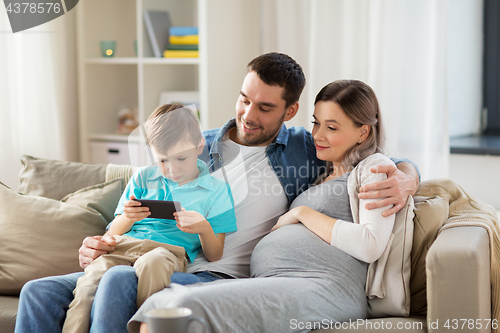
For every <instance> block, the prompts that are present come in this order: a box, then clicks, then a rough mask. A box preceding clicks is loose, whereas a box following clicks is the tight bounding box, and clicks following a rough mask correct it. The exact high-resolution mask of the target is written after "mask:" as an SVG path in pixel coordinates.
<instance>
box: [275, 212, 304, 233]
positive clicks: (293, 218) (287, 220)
mask: <svg viewBox="0 0 500 333" xmlns="http://www.w3.org/2000/svg"><path fill="white" fill-rule="evenodd" d="M302 207H305V206H298V207H295V208H293V209H290V210H289V211H288V212H286V213H285V214H283V215H281V217H280V218H279V219H278V222H276V224H275V225H274V227H273V228H272V229H271V231H274V230H278V229H279V228H281V227H283V226H285V225H288V224H294V223H299V222H300V221H299V219H298V218H297V213H298V211H299V209H301V208H302Z"/></svg>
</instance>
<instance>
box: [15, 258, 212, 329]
mask: <svg viewBox="0 0 500 333" xmlns="http://www.w3.org/2000/svg"><path fill="white" fill-rule="evenodd" d="M82 275H83V272H81V273H73V274H68V275H61V276H51V277H46V278H43V279H38V280H33V281H30V282H28V283H27V284H26V285H25V286H24V287H23V289H22V290H21V296H20V300H19V308H18V313H17V319H16V330H15V332H16V333H55V332H61V328H62V325H63V323H64V319H65V317H66V311H67V309H68V305H69V303H71V301H72V300H73V289H75V286H76V281H77V280H78V278H79V277H80V276H82ZM220 278H221V277H219V276H217V275H214V274H212V273H210V272H200V273H195V274H188V273H178V272H175V273H174V274H173V275H172V278H171V282H172V283H178V284H182V285H187V284H192V283H197V282H210V281H214V280H218V279H220ZM118 281H119V282H118ZM136 299H137V276H136V274H135V270H134V268H133V267H131V266H115V267H113V268H111V269H109V270H108V271H107V272H106V273H105V274H104V275H103V277H102V279H101V282H100V284H99V288H98V289H97V293H96V295H95V299H94V304H93V306H92V314H91V328H90V332H91V333H101V332H107V333H128V331H127V322H128V320H129V319H130V318H131V317H132V315H133V314H134V313H135V312H136V311H137V306H136Z"/></svg>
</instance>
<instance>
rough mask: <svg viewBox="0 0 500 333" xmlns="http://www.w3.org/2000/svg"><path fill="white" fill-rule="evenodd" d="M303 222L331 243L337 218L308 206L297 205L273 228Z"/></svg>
mask: <svg viewBox="0 0 500 333" xmlns="http://www.w3.org/2000/svg"><path fill="white" fill-rule="evenodd" d="M299 222H300V223H302V224H303V225H305V226H306V227H307V229H309V230H311V231H312V232H314V233H315V234H316V235H317V236H319V237H320V238H321V239H322V240H324V241H325V242H327V243H328V244H330V242H331V238H332V230H333V226H334V225H335V223H336V222H337V219H334V218H332V217H329V216H327V215H325V214H323V213H320V212H318V211H316V210H314V209H312V208H310V207H307V206H297V207H295V208H293V209H290V210H289V211H288V212H287V213H286V214H283V215H282V216H281V217H280V218H279V219H278V222H277V223H276V225H275V226H274V227H273V228H272V229H271V231H274V230H276V229H279V228H281V227H283V226H285V225H288V224H294V223H299Z"/></svg>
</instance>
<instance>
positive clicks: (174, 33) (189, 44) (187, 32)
mask: <svg viewBox="0 0 500 333" xmlns="http://www.w3.org/2000/svg"><path fill="white" fill-rule="evenodd" d="M169 35H170V37H169V44H168V47H167V50H166V51H165V52H164V53H163V56H164V57H165V58H198V56H199V53H198V27H170V33H169Z"/></svg>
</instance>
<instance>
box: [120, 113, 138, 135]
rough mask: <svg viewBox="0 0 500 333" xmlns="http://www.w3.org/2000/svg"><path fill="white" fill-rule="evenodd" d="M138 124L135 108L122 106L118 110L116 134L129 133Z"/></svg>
mask: <svg viewBox="0 0 500 333" xmlns="http://www.w3.org/2000/svg"><path fill="white" fill-rule="evenodd" d="M137 126H139V117H138V112H137V108H123V109H121V110H120V111H118V130H117V133H118V134H130V133H132V131H133V130H134V129H135V128H137Z"/></svg>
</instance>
